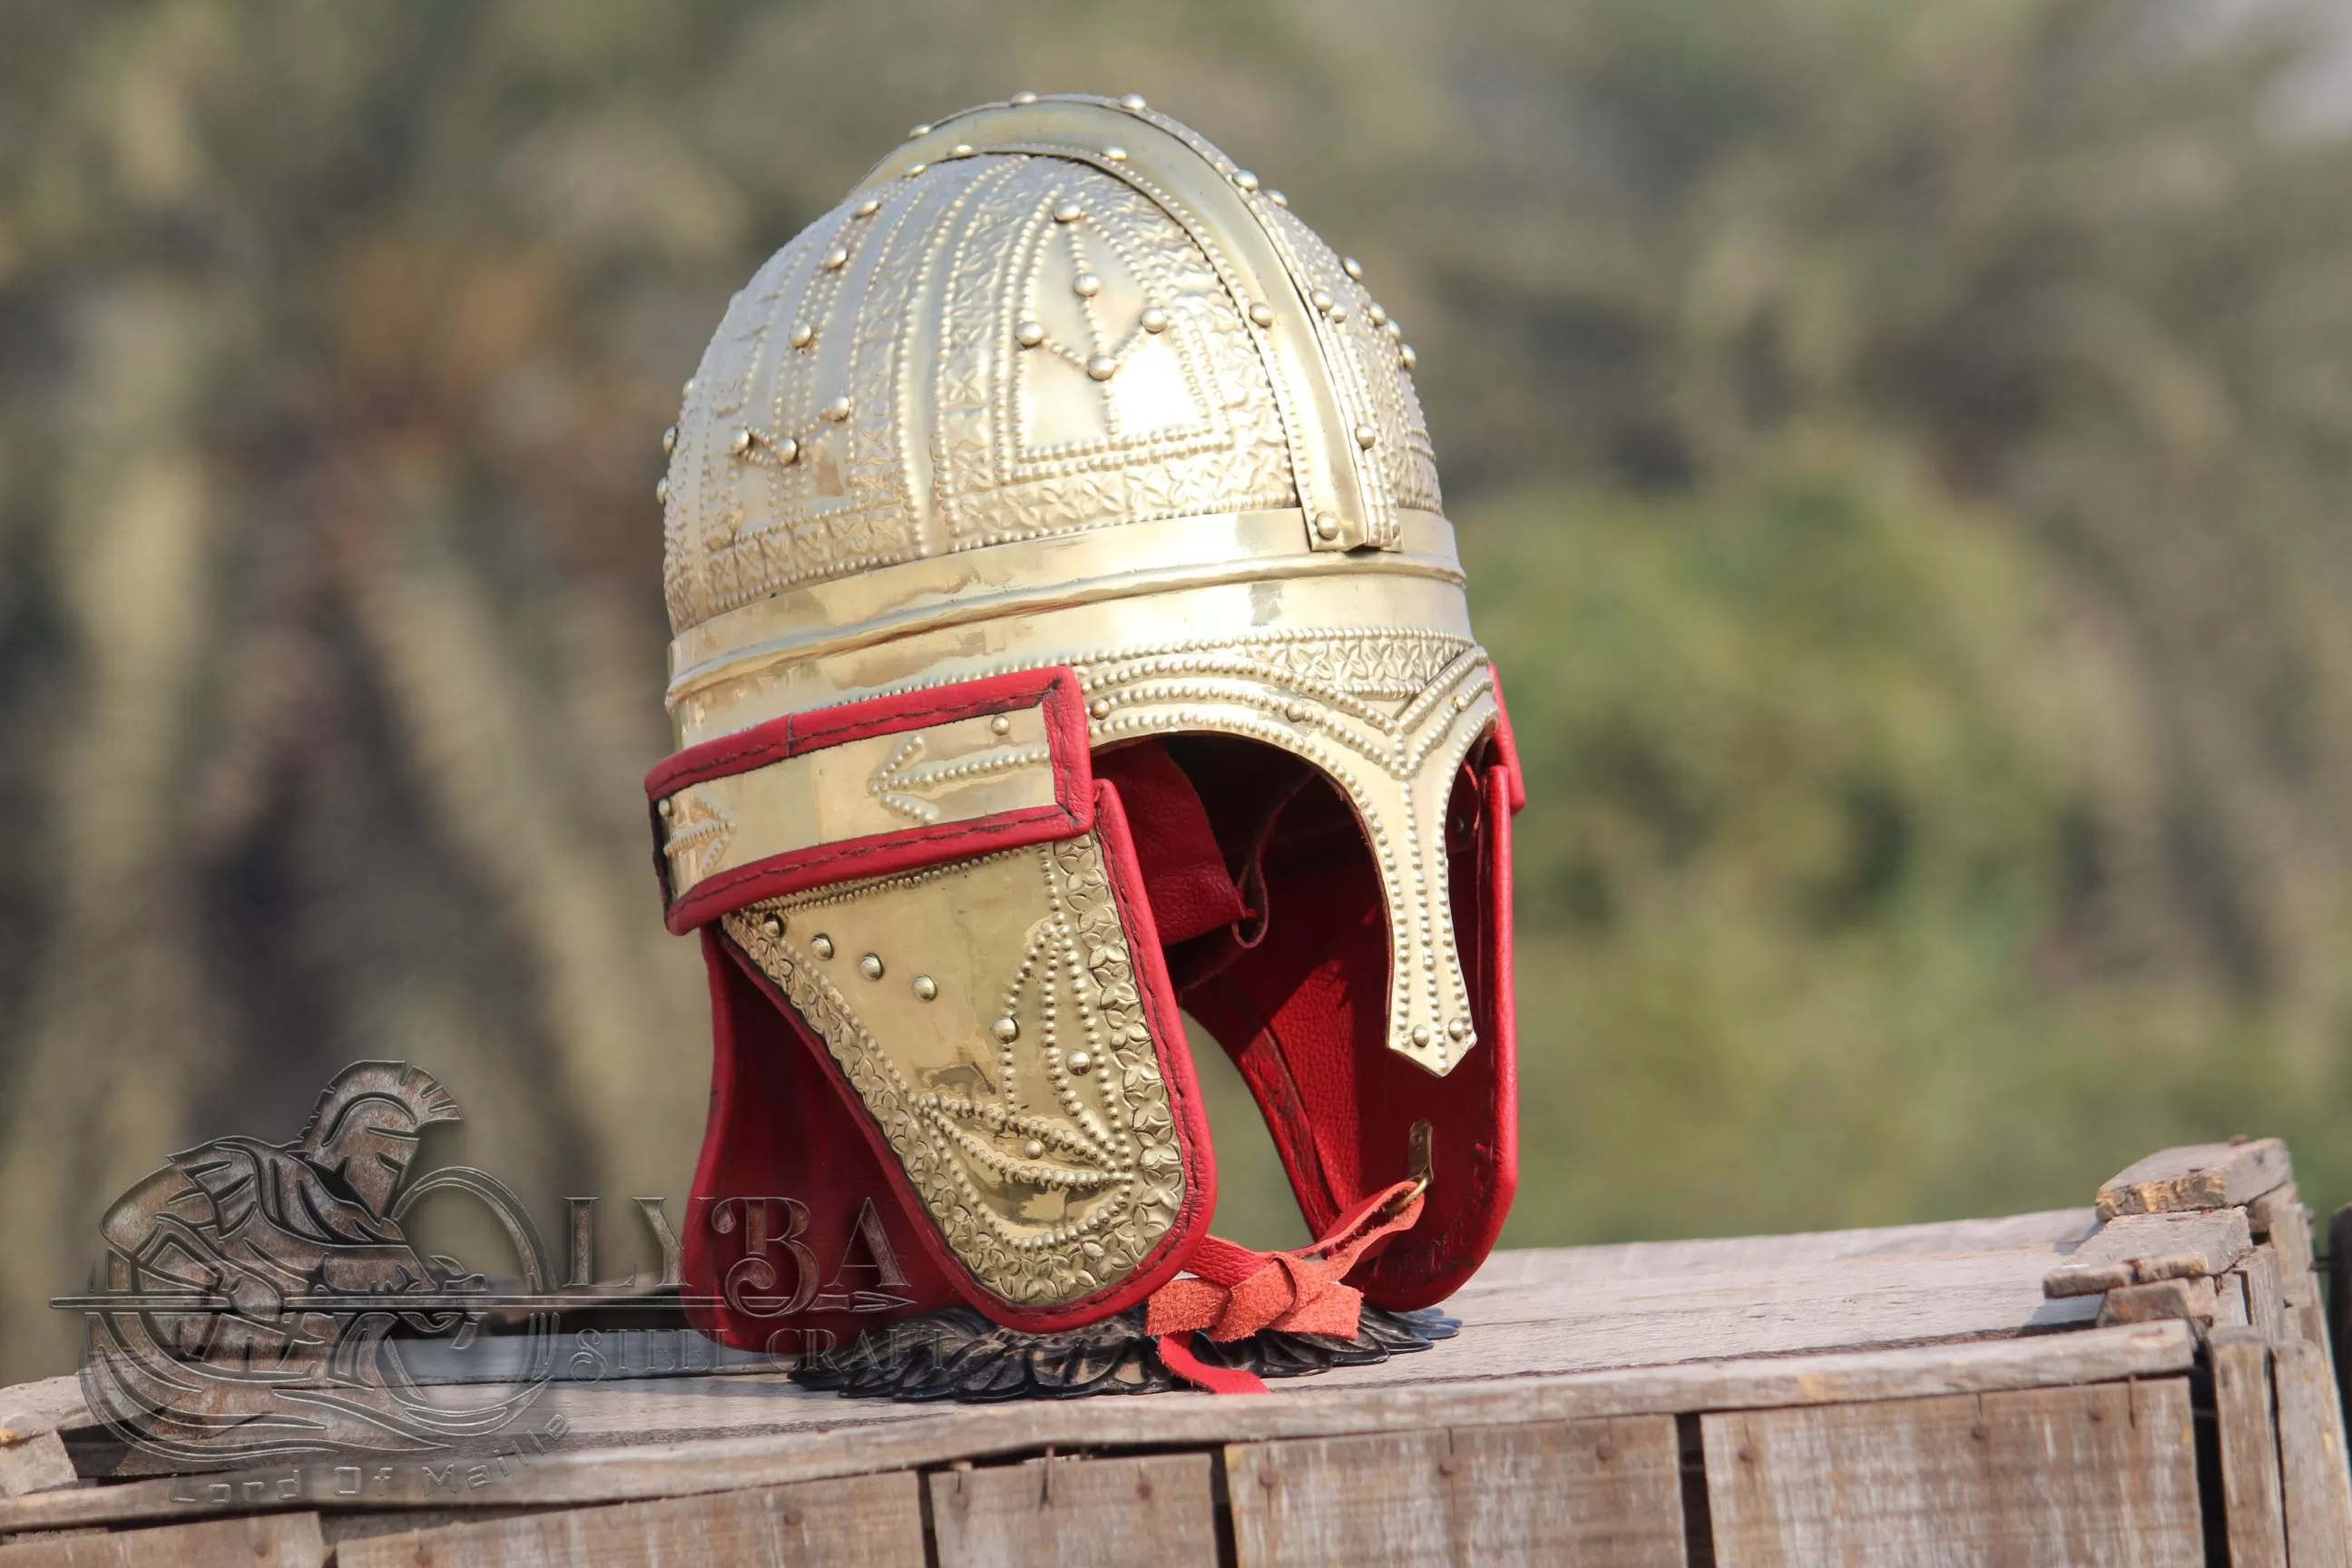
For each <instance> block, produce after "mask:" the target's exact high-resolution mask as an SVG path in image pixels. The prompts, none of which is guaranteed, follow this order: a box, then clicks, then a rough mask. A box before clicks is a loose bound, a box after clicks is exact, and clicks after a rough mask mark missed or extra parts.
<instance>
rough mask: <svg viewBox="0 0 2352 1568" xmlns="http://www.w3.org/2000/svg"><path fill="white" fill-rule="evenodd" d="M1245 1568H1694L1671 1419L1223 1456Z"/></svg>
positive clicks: (1409, 1436)
mask: <svg viewBox="0 0 2352 1568" xmlns="http://www.w3.org/2000/svg"><path fill="white" fill-rule="evenodd" d="M1225 1489H1226V1495H1227V1496H1228V1497H1229V1498H1230V1499H1231V1507H1232V1512H1233V1528H1234V1563H1236V1565H1237V1568H1320V1565H1322V1564H1326V1563H1349V1564H1362V1565H1364V1568H1388V1565H1390V1564H1395V1565H1397V1568H1404V1565H1407V1564H1421V1563H1458V1564H1463V1565H1465V1568H1467V1565H1471V1564H1476V1565H1477V1568H1507V1565H1511V1564H1519V1563H1577V1564H1580V1565H1588V1568H1683V1565H1684V1563H1685V1561H1686V1560H1687V1548H1686V1545H1685V1541H1684V1536H1683V1511H1682V1479H1681V1468H1680V1464H1679V1459H1678V1455H1677V1448H1676V1444H1675V1423H1674V1421H1673V1419H1672V1418H1671V1417H1668V1416H1659V1415H1651V1416H1622V1417H1618V1418H1616V1419H1613V1420H1599V1421H1561V1422H1546V1423H1540V1424H1530V1425H1527V1426H1482V1427H1472V1428H1464V1429H1457V1430H1454V1431H1441V1432H1402V1433H1393V1434H1387V1435H1383V1436H1366V1437H1338V1438H1321V1439H1314V1440H1309V1441H1305V1442H1286V1443H1253V1444H1241V1445H1236V1446H1234V1447H1230V1448H1228V1449H1226V1450H1225Z"/></svg>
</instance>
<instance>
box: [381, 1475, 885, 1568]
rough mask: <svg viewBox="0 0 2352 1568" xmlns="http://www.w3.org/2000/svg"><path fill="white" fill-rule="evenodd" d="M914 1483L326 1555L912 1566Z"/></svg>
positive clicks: (514, 1525) (648, 1506)
mask: <svg viewBox="0 0 2352 1568" xmlns="http://www.w3.org/2000/svg"><path fill="white" fill-rule="evenodd" d="M917 1484H918V1483H917V1480H916V1478H915V1477H914V1476H912V1475H910V1474H908V1473H907V1472H905V1471H900V1472H898V1473H897V1474H895V1475H881V1476H860V1477H857V1478H856V1479H848V1480H837V1481H811V1482H807V1483H805V1484H803V1485H800V1486H792V1487H772V1488H766V1489H760V1490H756V1491H739V1492H728V1493H725V1494H722V1495H720V1496H718V1497H710V1498H700V1497H697V1498H677V1499H673V1500H668V1501H665V1502H647V1503H630V1504H625V1505H623V1506H621V1507H618V1508H583V1509H572V1510H566V1511H564V1512H561V1513H538V1514H530V1515H526V1516H524V1517H522V1518H519V1519H502V1520H498V1521H493V1522H490V1523H487V1524H457V1525H449V1526H446V1527H444V1528H442V1529H438V1530H422V1531H407V1532H405V1533H401V1534H392V1535H374V1536H366V1537H362V1538H360V1539H357V1540H350V1541H345V1542H342V1543H341V1544H340V1545H339V1546H337V1547H336V1549H335V1563H336V1568H573V1565H577V1568H620V1565H622V1564H637V1563H713V1564H717V1563H727V1564H736V1563H742V1564H747V1565H751V1568H802V1565H803V1564H811V1565H828V1568H829V1565H835V1564H837V1565H839V1568H884V1565H886V1564H887V1565H888V1568H923V1561H924V1559H923V1517H922V1499H921V1497H920V1495H919V1493H918V1491H917V1489H916V1488H917Z"/></svg>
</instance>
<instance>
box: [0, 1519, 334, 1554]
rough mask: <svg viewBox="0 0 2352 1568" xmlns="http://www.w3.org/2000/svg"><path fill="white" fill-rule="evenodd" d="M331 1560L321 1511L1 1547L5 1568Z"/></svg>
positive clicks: (178, 1525) (78, 1536)
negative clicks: (328, 1554)
mask: <svg viewBox="0 0 2352 1568" xmlns="http://www.w3.org/2000/svg"><path fill="white" fill-rule="evenodd" d="M326 1560H327V1542H326V1540H325V1538H324V1537H323V1536H321V1535H320V1533H319V1516H318V1515H317V1514H315V1513H275V1514H264V1515H261V1516H259V1517H257V1518H251V1519H215V1520H208V1521H205V1522H203V1523H201V1524H175V1525H169V1526H166V1527H164V1528H163V1529H161V1530H126V1531H120V1532H118V1533H115V1534H111V1535H110V1534H104V1533H98V1534H89V1535H69V1536H66V1537H64V1538H62V1539H60V1540H56V1541H24V1542H16V1543H14V1544H12V1545H7V1546H0V1568H320V1564H322V1563H325V1562H326Z"/></svg>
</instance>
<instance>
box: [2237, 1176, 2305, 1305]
mask: <svg viewBox="0 0 2352 1568" xmlns="http://www.w3.org/2000/svg"><path fill="white" fill-rule="evenodd" d="M2246 1223H2247V1225H2248V1226H2251V1227H2252V1230H2253V1233H2254V1239H2255V1240H2257V1241H2267V1242H2269V1243H2270V1244H2271V1247H2272V1249H2273V1250H2274V1251H2275V1252H2277V1254H2278V1260H2279V1293H2280V1296H2281V1299H2282V1300H2284V1302H2285V1303H2286V1305H2287V1306H2289V1307H2300V1306H2302V1305H2303V1304H2304V1303H2305V1301H2310V1300H2317V1299H2318V1294H2319V1281H2318V1279H2317V1278H2316V1277H2315V1275H2314V1273H2313V1271H2312V1265H2313V1261H2314V1259H2313V1257H2312V1248H2311V1210H2309V1209H2308V1208H2306V1207H2305V1206H2304V1205H2303V1202H2302V1200H2301V1197H2300V1195H2299V1194H2297V1192H2296V1190H2295V1184H2294V1183H2293V1182H2289V1183H2287V1184H2285V1185H2284V1186H2282V1187H2276V1188H2273V1189H2272V1190H2271V1191H2270V1192H2267V1193H2265V1194H2263V1195H2262V1196H2261V1197H2259V1198H2256V1199H2255V1200H2254V1201H2253V1202H2252V1203H2251V1204H2248V1205H2246Z"/></svg>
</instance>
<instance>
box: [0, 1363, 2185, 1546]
mask: <svg viewBox="0 0 2352 1568" xmlns="http://www.w3.org/2000/svg"><path fill="white" fill-rule="evenodd" d="M2195 1358H2196V1336H2195V1334H2194V1333H2193V1332H2192V1331H2190V1329H2189V1326H2188V1325H2187V1324H2185V1323H2147V1324H2141V1325H2136V1326H2128V1327H2123V1328H2114V1329H2091V1330H2084V1331H2082V1332H2079V1333H2068V1334H2042V1335H2035V1336H2032V1337H2030V1338H2025V1339H2011V1340H1987V1341H1981V1342H1974V1343H1969V1344H1958V1345H1923V1346H1916V1347H1913V1348H1910V1349H1906V1350H1892V1351H1866V1352H1846V1353H1843V1354H1836V1355H1822V1356H1805V1357H1766V1358H1759V1359H1756V1360H1749V1361H1736V1362H1718V1363H1705V1362H1701V1363H1688V1364H1685V1365H1679V1366H1667V1367H1637V1368H1628V1369H1623V1370H1619V1371H1612V1372H1601V1373H1577V1374H1573V1375H1570V1376H1565V1377H1530V1378H1515V1379H1502V1380H1494V1381H1487V1382H1479V1383H1466V1384H1465V1383H1438V1384H1422V1385H1413V1386H1408V1387H1402V1388H1381V1387H1377V1386H1374V1387H1350V1386H1349V1385H1348V1384H1347V1383H1346V1381H1345V1374H1344V1373H1334V1374H1332V1375H1330V1376H1328V1377H1321V1378H1316V1379H1312V1380H1306V1381H1305V1382H1304V1385H1303V1386H1297V1387H1294V1388H1284V1387H1280V1386H1277V1388H1276V1392H1274V1393H1273V1394H1265V1395H1263V1396H1258V1397H1253V1398H1247V1399H1234V1398H1222V1397H1219V1396H1216V1395H1213V1394H1156V1395H1153V1396H1151V1397H1150V1398H1145V1399H1100V1400H1076V1401H1069V1402H1066V1403H1062V1402H1056V1403H1039V1404H1033V1405H1002V1406H982V1407H977V1408H964V1409H956V1410H940V1409H938V1408H937V1407H935V1406H918V1407H915V1413H914V1414H912V1415H908V1417H907V1418H905V1419H902V1420H899V1421H896V1422H891V1423H887V1424H883V1423H877V1424H873V1425H868V1426H850V1425H849V1424H848V1423H847V1422H846V1421H845V1422H844V1423H843V1425H842V1426H840V1427H837V1428H835V1429H832V1430H827V1431H816V1432H798V1433H783V1434H774V1435H767V1436H755V1437H736V1438H708V1439H698V1440H694V1441H689V1442H681V1443H675V1444H661V1443H653V1444H640V1445H636V1446H633V1447H622V1448H606V1449H582V1450H579V1451H572V1450H569V1449H566V1448H562V1447H558V1448H556V1449H554V1450H552V1451H551V1452H549V1453H547V1454H545V1455H543V1456H541V1457H540V1458H534V1459H532V1460H531V1461H530V1463H529V1464H528V1465H526V1466H522V1467H520V1468H518V1469H517V1470H516V1471H515V1473H514V1474H513V1475H512V1476H511V1477H509V1478H507V1479H502V1480H500V1481H499V1483H498V1484H495V1485H490V1486H485V1487H483V1488H481V1489H478V1490H472V1491H467V1492H454V1491H452V1490H450V1489H446V1488H445V1487H442V1486H437V1485H433V1484H428V1483H427V1482H426V1481H425V1479H424V1478H423V1477H422V1475H421V1470H422V1467H421V1466H417V1465H415V1464H403V1465H399V1466H386V1467H384V1468H386V1469H387V1470H389V1471H390V1472H391V1474H390V1475H389V1476H388V1477H387V1478H386V1479H385V1481H384V1483H383V1487H382V1488H381V1489H379V1488H377V1487H376V1485H375V1484H374V1481H373V1479H371V1481H370V1485H369V1488H368V1490H367V1493H366V1495H365V1497H364V1498H363V1499H352V1498H349V1497H346V1496H344V1495H343V1494H342V1493H341V1490H340V1488H341V1479H340V1478H339V1477H338V1476H337V1474H336V1472H335V1469H334V1468H333V1467H331V1466H329V1465H319V1466H315V1467H280V1468H275V1469H270V1470H264V1471H259V1472H256V1474H257V1475H259V1476H262V1477H266V1478H268V1480H269V1483H270V1486H271V1488H272V1489H276V1487H277V1486H278V1482H279V1480H280V1479H281V1478H287V1479H291V1481H292V1483H293V1489H292V1490H293V1495H292V1497H291V1498H290V1499H289V1502H290V1503H292V1504H298V1505H300V1506H306V1507H319V1506H326V1507H331V1508H332V1507H343V1508H354V1509H356V1508H362V1507H365V1508H394V1507H411V1506H413V1507H427V1508H446V1507H452V1506H460V1505H471V1506H474V1507H482V1508H489V1507H504V1506H512V1505H516V1504H521V1503H533V1504H551V1503H573V1504H577V1503H592V1502H623V1501H631V1500H638V1499H643V1498H655V1497H667V1496H677V1495H684V1494H687V1493H698V1492H716V1491H729V1490H733V1489H738V1488H743V1487H761V1486H778V1485H782V1484H784V1483H786V1482H791V1481H799V1480H810V1479H820V1478H824V1477H831V1476H846V1475H860V1474H866V1473H869V1472H872V1471H877V1470H892V1469H903V1468H914V1467H919V1466H928V1465H940V1464H946V1463H948V1462H950V1461H951V1460H954V1459H959V1458H990V1457H993V1456H999V1455H1008V1454H1022V1453H1035V1452H1039V1451H1042V1450H1043V1449H1045V1448H1046V1447H1058V1448H1065V1449H1067V1448H1076V1447H1087V1446H1098V1447H1110V1446H1118V1447H1126V1446H1136V1447H1142V1446H1149V1445H1167V1446H1171V1447H1173V1446H1181V1445H1186V1444H1202V1445H1206V1444H1214V1443H1232V1442H1260V1441H1265V1440H1269V1439H1273V1438H1277V1437H1314V1436H1350V1435H1355V1434H1360V1433H1367V1432H1388V1431H1401V1430H1415V1429H1420V1428H1424V1427H1430V1428H1435V1427H1448V1426H1451V1427H1455V1428H1459V1427H1463V1426H1499V1425H1508V1424H1512V1423H1517V1422H1526V1421H1559V1420H1580V1419H1584V1418H1587V1417H1591V1416H1601V1415H1654V1414H1671V1413H1675V1412H1679V1411H1696V1410H1738V1409H1755V1408H1759V1407H1763V1406H1770V1405H1813V1404H1825V1403H1841V1402H1853V1401H1872V1400H1885V1399H1903V1398H1910V1397H1915V1396H1917V1395H1922V1394H1973V1393H1980V1392H1989V1391H1992V1390H1997V1389H2013V1388H2034V1387H2046V1386H2050V1385H2053V1384H2074V1383H2088V1382H2100V1381H2106V1380H2111V1379H2116V1378H2131V1377H2158V1376H2163V1375H2165V1374H2167V1373H2179V1372H2185V1371H2186V1370H2188V1368H2189V1366H2190V1365H2191V1364H2192V1363H2193V1362H2194V1361H2195ZM727 1381H728V1382H729V1384H731V1385H735V1386H737V1387H739V1388H742V1389H743V1392H744V1394H746V1395H756V1390H753V1389H750V1388H746V1387H744V1384H745V1382H746V1380H743V1379H729V1380H727ZM841 1403H842V1404H843V1405H845V1404H847V1403H848V1402H846V1401H844V1402H841ZM835 1408H840V1405H836V1406H835ZM901 1408H902V1409H903V1408H905V1407H901ZM175 1489H176V1486H175V1483H173V1482H172V1481H168V1480H152V1481H131V1482H126V1483H123V1484H121V1485H117V1486H110V1487H104V1488H74V1489H68V1490H64V1491H58V1492H46V1493H36V1494H34V1495H32V1496H30V1497H25V1498H16V1499H13V1500H6V1501H0V1535H5V1534H7V1533H10V1532H12V1531H26V1530H52V1529H58V1528H62V1527H64V1526H68V1525H76V1524H94V1523H110V1522H119V1521H128V1520H135V1519H152V1518H157V1517H166V1516H173V1515H177V1516H180V1517H189V1516H192V1515H194V1514H197V1513H199V1512H204V1511H215V1512H226V1511H230V1510H234V1509H236V1508H238V1507H240V1506H247V1505H242V1504H239V1503H237V1502H236V1501H235V1500H234V1498H235V1496H236V1492H237V1490H238V1489H237V1488H236V1486H234V1485H229V1486H226V1487H224V1488H223V1490H222V1496H223V1499H224V1500H223V1501H221V1502H219V1503H217V1504H215V1503H212V1502H209V1501H205V1500H198V1501H194V1502H189V1501H184V1500H179V1499H175V1497H174V1495H173V1493H174V1491H175Z"/></svg>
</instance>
